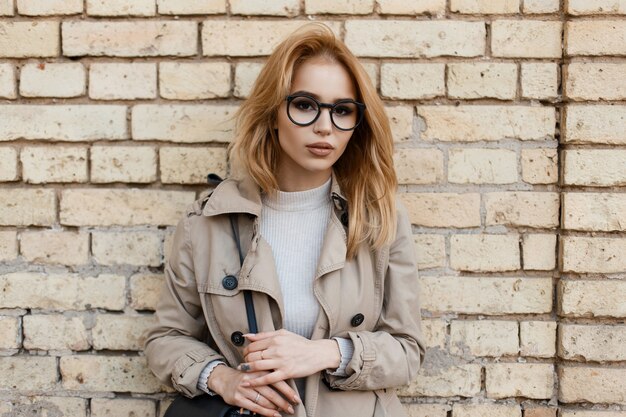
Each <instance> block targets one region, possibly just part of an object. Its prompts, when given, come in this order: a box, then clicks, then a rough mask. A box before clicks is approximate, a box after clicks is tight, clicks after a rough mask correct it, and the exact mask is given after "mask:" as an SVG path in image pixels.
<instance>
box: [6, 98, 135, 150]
mask: <svg viewBox="0 0 626 417" xmlns="http://www.w3.org/2000/svg"><path fill="white" fill-rule="evenodd" d="M0 114H2V115H3V116H4V117H2V118H0V138H2V140H13V139H36V140H45V139H55V140H63V141H84V140H103V139H107V140H114V139H125V138H127V137H128V133H127V131H126V106H117V105H115V106H114V105H111V106H98V105H88V104H80V105H58V104H57V105H14V106H6V105H0Z"/></svg>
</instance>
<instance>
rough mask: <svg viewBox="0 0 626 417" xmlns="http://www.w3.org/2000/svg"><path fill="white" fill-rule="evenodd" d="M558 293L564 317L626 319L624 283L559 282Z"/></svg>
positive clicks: (612, 281) (625, 290)
mask: <svg viewBox="0 0 626 417" xmlns="http://www.w3.org/2000/svg"><path fill="white" fill-rule="evenodd" d="M558 291H559V297H558V298H559V301H560V303H559V307H560V313H561V314H562V315H564V316H575V317H581V316H582V317H594V316H596V317H601V316H608V317H626V302H624V300H626V281H620V280H600V281H586V280H561V282H559V287H558Z"/></svg>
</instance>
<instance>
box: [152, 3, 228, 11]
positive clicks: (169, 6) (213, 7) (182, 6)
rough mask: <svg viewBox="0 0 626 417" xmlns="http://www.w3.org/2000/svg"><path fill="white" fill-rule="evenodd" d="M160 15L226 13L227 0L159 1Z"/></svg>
mask: <svg viewBox="0 0 626 417" xmlns="http://www.w3.org/2000/svg"><path fill="white" fill-rule="evenodd" d="M157 6H158V8H159V14H218V13H226V0H203V1H198V0H157Z"/></svg>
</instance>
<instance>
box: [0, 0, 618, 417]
mask: <svg viewBox="0 0 626 417" xmlns="http://www.w3.org/2000/svg"><path fill="white" fill-rule="evenodd" d="M310 19H312V20H320V21H323V22H326V23H328V24H329V25H330V26H331V27H332V28H333V30H335V31H336V32H337V33H338V34H339V35H340V36H341V38H342V39H344V40H345V41H346V43H347V44H348V46H349V47H350V48H351V49H352V50H353V51H354V52H355V53H356V54H357V55H358V56H360V57H362V61H363V63H364V64H365V66H366V68H367V70H368V72H369V73H370V74H371V77H372V80H373V81H374V82H375V83H376V85H377V87H378V90H379V92H380V94H381V96H382V97H383V98H384V100H385V103H386V105H387V109H388V113H389V116H390V118H391V121H392V124H393V132H394V137H395V140H396V144H397V150H396V166H397V169H398V174H399V177H400V180H401V183H402V185H401V187H400V188H401V192H402V193H403V194H402V198H403V199H404V201H405V202H406V204H407V206H408V208H409V210H410V214H411V219H412V222H413V224H414V225H415V229H414V231H415V250H416V252H417V254H418V257H419V265H420V269H421V271H420V285H421V290H422V292H423V315H424V326H425V331H426V334H427V339H428V344H429V349H428V355H427V360H426V362H425V365H424V367H423V369H422V370H421V372H420V374H419V376H418V377H417V378H416V380H415V381H413V383H411V384H410V385H409V386H406V387H402V388H400V389H399V392H400V394H401V395H402V399H403V401H404V402H405V403H406V407H407V409H408V410H409V414H410V416H412V417H417V416H420V417H424V416H430V417H446V416H448V417H474V416H484V415H488V416H502V417H521V416H524V417H548V416H556V415H557V413H558V415H559V416H561V417H625V416H626V383H625V382H624V381H626V347H625V345H626V325H625V324H624V319H625V318H626V233H625V232H626V193H625V191H624V190H625V187H626V3H625V2H624V1H622V0H565V1H560V2H559V0H414V1H407V0H377V1H374V0H362V1H359V0H344V1H328V0H326V1H324V0H272V1H271V2H269V1H268V2H265V1H258V0H229V1H228V2H227V1H226V0H203V1H200V0H195V1H194V0H184V1H183V0H132V1H131V0H84V1H83V0H47V1H40V0H0V188H1V190H0V287H1V288H2V291H1V292H0V414H2V415H11V416H13V415H20V416H22V415H29V416H35V415H37V416H44V415H54V416H72V417H77V416H85V417H86V416H92V417H104V416H116V417H117V416H131V415H132V416H141V417H144V416H145V417H157V416H161V415H162V414H163V412H164V410H165V408H166V405H167V404H168V397H169V393H168V392H167V390H166V389H164V387H162V386H161V385H160V384H159V383H158V381H156V379H155V378H154V377H153V376H152V374H151V372H150V371H149V370H148V369H147V368H146V365H145V359H144V357H143V355H142V353H141V351H140V350H141V345H142V342H143V339H142V331H143V329H145V328H146V326H148V325H150V323H151V320H152V315H151V312H152V310H153V309H154V305H155V302H156V298H157V297H158V293H157V291H158V288H159V285H160V282H161V281H162V279H163V275H162V271H163V264H164V261H165V258H167V252H168V248H169V244H170V238H171V236H172V233H173V228H174V225H175V224H176V222H177V220H178V219H179V217H180V216H181V214H182V211H183V209H184V208H185V207H186V206H187V205H188V204H189V203H191V202H192V201H193V200H194V199H196V198H197V197H199V196H200V195H201V194H202V193H203V192H204V191H205V190H206V186H205V185H204V182H205V175H206V173H208V172H217V173H219V174H222V175H224V174H226V173H227V162H226V151H225V150H226V146H227V143H228V141H229V140H230V138H231V136H232V131H231V129H232V125H231V124H230V123H229V122H228V121H227V119H228V117H229V116H230V115H231V114H232V113H233V111H234V110H235V109H236V108H237V105H238V104H239V103H240V102H241V100H242V99H244V98H245V97H246V95H247V94H248V92H249V91H250V87H251V84H252V83H253V81H254V79H255V77H256V75H257V74H258V72H259V69H260V66H261V64H262V62H263V60H264V57H265V56H266V55H267V54H268V53H269V52H270V51H271V50H272V48H273V46H274V45H275V44H276V43H277V41H278V40H279V39H281V38H282V37H283V36H285V35H286V34H288V33H289V32H291V31H292V30H293V29H294V28H296V27H297V26H299V25H301V24H302V23H304V22H306V21H308V20H310Z"/></svg>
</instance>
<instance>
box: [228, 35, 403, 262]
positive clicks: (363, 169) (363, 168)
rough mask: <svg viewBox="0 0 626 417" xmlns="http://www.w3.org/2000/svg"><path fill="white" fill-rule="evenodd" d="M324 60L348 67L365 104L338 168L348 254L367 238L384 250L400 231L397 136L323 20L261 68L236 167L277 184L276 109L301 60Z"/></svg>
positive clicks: (263, 184)
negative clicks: (395, 155) (345, 212)
mask: <svg viewBox="0 0 626 417" xmlns="http://www.w3.org/2000/svg"><path fill="white" fill-rule="evenodd" d="M319 57H322V58H325V59H327V60H329V61H330V62H336V63H339V64H340V65H343V66H344V67H345V68H346V70H347V71H348V73H349V74H350V75H351V77H352V80H353V82H354V85H355V88H356V92H357V98H356V99H357V101H361V102H363V103H365V105H366V107H367V109H366V111H365V116H364V118H363V121H362V122H361V124H360V125H359V126H358V127H357V128H356V129H355V130H354V132H353V134H352V137H351V138H350V141H349V142H348V145H347V147H346V150H345V152H344V153H343V155H342V156H341V157H340V158H339V159H338V160H337V162H336V163H335V164H334V165H333V170H334V172H335V176H336V178H337V181H338V183H339V186H340V187H341V190H342V192H343V194H344V195H345V197H346V199H347V200H348V216H349V219H350V221H349V225H348V242H347V248H348V257H349V258H350V257H353V256H354V255H355V254H356V252H357V250H358V247H359V245H361V244H362V243H364V242H367V243H368V244H369V245H370V246H371V247H372V248H374V249H379V248H381V247H382V246H383V245H385V244H388V243H390V242H391V240H392V239H393V238H394V236H395V230H396V207H395V192H396V188H397V184H398V182H397V178H396V173H395V169H394V166H393V139H392V136H391V129H390V127H389V120H388V118H387V115H386V114H385V110H384V106H383V103H382V101H381V99H380V97H379V96H378V94H377V93H376V89H375V87H374V86H373V85H372V83H371V81H370V79H369V76H368V75H367V73H366V72H365V70H364V69H363V66H362V65H361V64H360V63H359V61H358V59H357V58H356V57H355V56H354V55H353V54H352V52H350V50H349V49H348V48H347V47H346V45H345V44H344V43H343V42H342V41H341V40H339V39H337V38H336V37H335V35H334V33H333V32H332V31H331V30H330V29H329V28H328V27H327V26H325V25H323V24H321V23H310V24H306V25H304V26H302V27H300V28H299V29H298V30H296V31H295V32H294V33H292V34H291V35H290V36H289V37H287V39H285V40H284V41H283V42H282V43H281V44H280V45H278V46H277V47H276V49H275V50H274V52H273V53H272V54H271V55H270V57H269V58H268V60H267V62H266V63H265V66H264V67H263V69H262V70H261V73H260V74H259V76H258V78H257V80H256V82H255V84H254V87H253V89H252V91H251V93H250V96H249V97H248V99H247V100H246V101H245V102H244V103H243V104H242V105H241V107H240V108H239V110H238V112H237V114H236V115H235V117H236V128H235V132H236V134H235V138H234V141H233V142H232V143H231V146H230V161H231V166H233V168H234V172H235V170H237V171H243V172H244V173H245V174H247V175H249V176H250V177H252V179H253V180H254V181H255V182H256V183H257V184H258V186H259V187H260V188H261V189H262V190H263V191H264V192H266V193H271V192H272V191H274V190H277V189H278V181H277V179H276V173H277V172H278V169H277V168H278V162H279V157H280V146H279V143H278V136H277V134H278V132H277V131H275V130H274V128H273V127H274V126H276V120H277V114H278V110H279V108H280V107H281V105H282V103H283V102H284V101H285V97H286V96H287V95H288V94H289V93H290V89H291V85H292V78H293V75H294V73H295V71H296V70H297V69H298V67H299V66H300V65H302V63H303V62H305V61H307V60H309V59H311V58H319Z"/></svg>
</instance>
